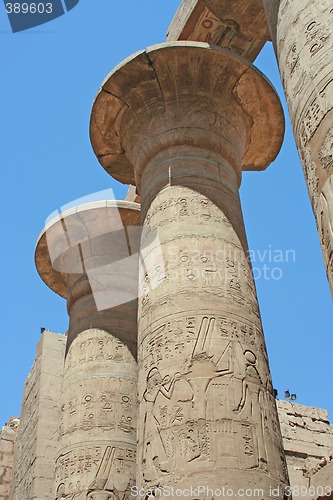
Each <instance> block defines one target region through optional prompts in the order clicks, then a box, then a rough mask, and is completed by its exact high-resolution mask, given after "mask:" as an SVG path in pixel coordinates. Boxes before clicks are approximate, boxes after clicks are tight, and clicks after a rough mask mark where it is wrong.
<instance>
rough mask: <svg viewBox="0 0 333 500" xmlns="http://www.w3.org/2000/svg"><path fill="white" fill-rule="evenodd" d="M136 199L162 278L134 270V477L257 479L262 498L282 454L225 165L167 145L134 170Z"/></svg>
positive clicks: (280, 476) (212, 482)
mask: <svg viewBox="0 0 333 500" xmlns="http://www.w3.org/2000/svg"><path fill="white" fill-rule="evenodd" d="M157 185H158V193H157V194H156V196H155V197H154V198H153V201H151V202H147V198H148V197H146V196H144V193H145V192H147V189H148V186H149V190H150V192H152V193H155V192H156V186H157ZM142 203H143V205H142V217H143V224H144V225H148V226H149V227H150V228H151V229H153V230H156V231H157V233H158V235H159V239H160V242H161V249H162V252H163V257H164V265H165V268H166V279H165V280H163V281H162V282H161V283H160V285H159V286H158V287H157V288H155V289H154V290H152V291H149V276H148V275H147V274H146V275H143V276H142V278H141V279H142V287H143V288H142V290H141V292H142V293H144V294H146V295H144V297H143V298H142V299H141V302H140V305H139V360H138V362H139V408H140V410H139V422H140V426H139V448H138V478H139V481H140V484H141V486H144V487H145V488H153V489H154V487H156V486H157V485H158V486H160V487H170V486H173V487H174V488H179V489H181V490H184V491H185V490H186V489H187V488H189V487H191V486H192V487H195V486H198V485H206V486H207V487H208V488H210V489H211V490H212V491H216V492H217V491H218V490H219V489H220V488H221V487H222V486H225V487H226V488H229V489H232V490H233V491H234V492H236V491H237V489H239V488H242V487H244V485H246V488H248V489H249V490H250V489H252V490H253V491H254V489H255V488H256V487H258V485H260V486H261V487H262V488H263V490H264V492H265V498H273V495H272V493H271V492H270V488H274V487H275V488H280V493H281V494H282V496H280V497H279V498H283V486H284V484H285V482H286V475H285V463H284V453H283V448H282V445H281V436H280V430H279V424H278V420H277V416H276V406H275V399H274V396H273V391H272V383H271V376H270V373H269V368H268V359H267V353H266V348H265V341H264V337H263V332H262V326H261V321H260V314H259V309H258V303H257V298H256V291H255V285H254V282H253V277H252V272H251V264H250V262H249V260H248V257H247V246H246V236H245V231H244V225H243V218H242V213H241V207H240V201H239V196H238V183H237V178H236V175H235V173H234V170H233V169H232V167H231V165H230V163H229V162H228V161H227V160H226V159H225V158H223V157H217V156H216V155H213V154H212V155H211V156H209V155H207V153H206V154H205V153H203V152H202V151H195V148H193V149H192V150H191V152H189V151H188V150H186V148H173V149H172V151H171V150H168V151H166V152H163V154H160V155H159V157H158V158H157V159H155V160H153V161H151V162H150V163H149V164H148V165H147V167H146V169H145V170H144V174H143V177H142ZM240 471H242V472H241V477H240ZM268 471H269V474H268ZM222 478H223V479H222ZM217 496H218V493H216V498H217ZM212 497H213V498H215V495H214V494H213V495H212ZM205 498H206V497H205ZM209 498H210V497H209Z"/></svg>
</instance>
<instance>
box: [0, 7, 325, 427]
mask: <svg viewBox="0 0 333 500" xmlns="http://www.w3.org/2000/svg"><path fill="white" fill-rule="evenodd" d="M179 2H180V0H159V1H157V0H142V1H140V2H139V1H134V0H123V1H122V2H116V1H113V0H98V1H97V0H80V2H79V4H78V5H77V7H75V8H74V9H73V10H71V11H70V12H69V13H68V14H66V15H64V16H62V17H60V18H58V19H56V20H54V21H52V22H50V23H48V24H45V25H43V26H41V27H39V28H34V29H32V30H29V31H26V32H21V33H16V34H13V33H12V32H11V30H10V25H9V22H8V19H7V17H6V14H5V8H4V5H3V3H2V2H1V3H0V43H1V52H0V64H1V66H0V67H1V84H0V85H1V92H0V101H1V114H0V117H1V118H0V119H1V147H0V159H1V160H0V161H1V169H2V170H1V171H2V182H1V209H2V216H1V235H2V244H1V306H2V313H1V351H0V352H1V361H2V362H1V365H0V401H1V403H0V425H2V424H3V423H4V422H5V421H6V420H7V419H8V418H9V416H10V415H18V414H19V412H20V404H21V396H22V389H23V384H24V380H25V378H26V377H27V375H28V373H29V370H30V368H31V365H32V363H33V360H34V356H35V349H36V344H37V342H38V340H39V337H40V327H46V328H49V329H50V330H52V331H54V332H62V333H63V332H65V331H66V329H67V324H68V317H67V313H66V304H65V301H64V300H63V299H61V298H60V297H58V296H57V295H55V294H54V293H53V292H52V291H51V290H49V289H48V288H47V287H46V285H44V283H43V282H42V281H41V280H40V278H39V276H38V274H37V272H36V270H35V267H34V248H35V243H36V240H37V237H38V235H39V233H40V231H41V229H42V228H43V225H44V222H45V220H46V218H47V217H48V215H49V214H50V213H51V212H53V211H54V210H56V209H57V208H59V207H61V206H62V205H64V204H66V203H68V202H71V201H72V200H75V199H77V198H80V197H82V196H85V195H88V194H90V193H93V192H95V191H100V190H102V189H107V188H110V187H112V189H113V190H114V192H115V195H116V197H117V198H120V199H122V198H123V197H124V196H125V193H126V190H127V188H126V187H125V186H123V185H121V184H119V183H117V182H116V181H114V180H113V179H112V178H111V177H109V176H108V175H107V174H106V173H105V172H104V170H103V169H102V167H101V166H100V165H99V163H98V162H97V160H96V158H95V156H94V154H93V151H92V149H91V146H90V141H89V134H88V127H89V117H90V109H91V106H92V102H93V99H94V96H95V94H96V92H97V90H98V88H99V86H100V84H101V82H102V80H103V79H104V77H105V76H106V75H107V73H108V72H109V71H110V70H111V69H112V68H113V67H114V66H115V65H116V64H117V63H118V62H120V61H121V60H122V59H124V58H125V57H127V56H129V55H131V54H132V53H134V52H136V51H137V50H140V49H143V48H145V47H147V46H149V45H153V44H155V43H159V42H162V41H164V40H165V33H166V30H167V27H168V25H169V23H170V21H171V19H172V17H173V14H174V12H175V11H176V9H177V7H178V4H179ZM256 64H257V65H258V66H259V68H260V69H262V71H263V72H264V73H265V74H266V75H267V76H268V77H269V78H270V79H271V80H272V81H273V83H274V85H275V87H276V88H277V89H278V91H279V93H280V95H282V91H281V85H280V81H279V76H278V71H277V67H276V63H275V58H274V54H273V51H272V48H271V46H270V44H267V46H266V48H265V49H264V51H263V52H262V54H261V55H260V57H259V58H258V60H257V61H256ZM285 109H286V108H285ZM241 197H242V203H243V211H244V217H245V222H246V228H247V234H248V239H249V245H250V248H251V249H252V253H253V255H254V257H255V262H254V263H253V265H254V268H255V269H256V274H257V275H258V279H257V289H258V296H259V301H260V306H261V313H262V318H263V324H264V331H265V335H266V340H267V346H268V352H269V357H270V364H271V371H272V376H273V383H274V387H276V388H277V389H278V390H279V394H280V396H281V397H282V396H283V391H284V390H285V389H290V391H291V392H296V393H297V396H298V399H297V402H299V403H301V404H305V405H313V406H320V407H323V408H327V409H329V411H330V416H331V418H332V419H333V404H332V400H331V392H332V370H331V366H332V343H333V341H332V333H333V332H332V312H333V307H332V301H331V298H330V292H329V287H328V284H327V280H326V276H325V272H324V266H323V263H322V256H321V250H320V247H319V242H318V236H317V231H316V227H315V222H314V218H313V215H312V211H311V206H310V202H309V199H308V195H307V191H306V186H305V181H304V177H303V173H302V169H301V166H300V162H299V158H298V155H297V152H296V148H295V145H294V140H293V137H292V133H291V129H290V124H289V121H288V119H287V132H286V137H285V142H284V146H283V149H282V151H281V153H280V155H279V157H278V158H277V160H276V161H275V162H274V164H272V165H271V166H270V168H269V169H268V170H267V171H266V172H263V173H259V172H258V173H256V172H251V173H245V174H244V177H243V184H242V188H241ZM288 250H292V253H290V252H289V254H288V256H289V262H283V263H281V262H274V259H273V262H272V258H271V259H270V255H269V251H271V257H277V255H279V256H281V255H283V256H285V253H286V251H288ZM265 252H266V255H265ZM277 252H279V253H277ZM281 252H282V254H281ZM293 255H294V256H295V258H293ZM284 258H285V257H284ZM260 259H263V262H261V261H260ZM264 265H265V266H266V271H264V267H263V266H264ZM276 267H278V268H279V269H280V270H278V271H276V270H275V271H273V275H274V277H280V279H273V277H272V276H271V273H272V270H273V268H276ZM267 268H270V271H267ZM265 272H266V278H267V277H268V278H270V279H265V276H264V273H265ZM281 273H282V276H281ZM260 274H261V276H260Z"/></svg>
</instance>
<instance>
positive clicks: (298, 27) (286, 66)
mask: <svg viewBox="0 0 333 500" xmlns="http://www.w3.org/2000/svg"><path fill="white" fill-rule="evenodd" d="M263 3H264V5H265V8H266V11H267V17H268V20H269V21H270V23H271V32H272V39H273V41H274V43H275V50H276V54H277V58H278V63H279V67H280V73H281V78H282V82H283V85H284V89H285V93H286V98H287V102H288V107H289V113H290V118H291V122H292V125H293V130H294V135H295V139H296V144H297V147H298V151H299V154H300V156H301V160H302V165H303V169H304V175H305V178H306V181H307V186H308V190H309V195H310V199H311V202H312V206H313V210H314V214H315V217H316V221H317V225H318V229H319V235H320V240H321V245H322V250H323V255H324V261H325V266H326V272H327V276H328V280H329V282H330V286H331V290H332V293H333V232H332V210H333V205H332V201H330V200H332V197H331V195H330V190H331V189H332V188H331V186H332V175H333V156H332V155H333V153H332V150H333V149H332V148H333V58H332V51H333V30H332V25H333V5H332V2H331V0H320V1H318V2H313V1H312V0H263ZM330 179H331V180H330Z"/></svg>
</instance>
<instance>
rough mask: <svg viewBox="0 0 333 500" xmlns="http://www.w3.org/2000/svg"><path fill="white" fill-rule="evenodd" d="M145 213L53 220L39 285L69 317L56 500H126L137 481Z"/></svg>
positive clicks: (135, 209) (96, 209) (88, 209)
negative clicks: (62, 303)
mask: <svg viewBox="0 0 333 500" xmlns="http://www.w3.org/2000/svg"><path fill="white" fill-rule="evenodd" d="M139 224H140V210H139V205H138V204H137V203H131V202H114V201H104V202H93V203H88V204H85V205H81V206H79V207H75V208H73V209H70V210H68V211H66V212H64V213H63V214H61V215H60V216H59V217H57V218H55V219H54V220H52V221H51V222H50V223H49V224H47V226H46V227H45V229H44V231H43V232H42V234H41V236H40V238H39V240H38V244H37V249H36V266H37V270H38V272H39V274H40V276H41V278H42V279H43V280H44V281H45V283H46V284H47V285H48V286H49V287H50V288H51V289H52V290H54V291H55V292H56V293H58V294H59V295H61V296H62V297H64V298H66V299H67V309H68V314H69V317H70V324H69V331H68V341H67V347H66V349H67V353H66V357H65V371H64V384H63V394H62V403H61V404H62V406H61V424H60V435H59V445H58V454H57V459H56V481H55V482H56V484H55V498H56V499H57V500H60V499H64V498H66V499H74V498H75V499H76V500H93V499H94V500H95V499H99V500H107V499H111V498H112V499H116V500H124V499H127V498H130V497H129V489H130V487H131V485H132V484H133V482H134V480H135V459H136V410H137V403H136V392H137V363H136V351H137V290H138V263H137V257H136V254H137V250H138V245H139V243H140V234H138V233H139V229H140V228H139Z"/></svg>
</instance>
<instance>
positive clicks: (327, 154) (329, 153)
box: [319, 128, 333, 171]
mask: <svg viewBox="0 0 333 500" xmlns="http://www.w3.org/2000/svg"><path fill="white" fill-rule="evenodd" d="M319 158H320V160H321V163H322V166H323V167H324V169H325V170H326V171H329V170H330V169H333V128H331V129H330V130H329V131H328V133H327V135H326V137H325V140H324V142H323V145H322V147H321V150H320V152H319Z"/></svg>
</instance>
